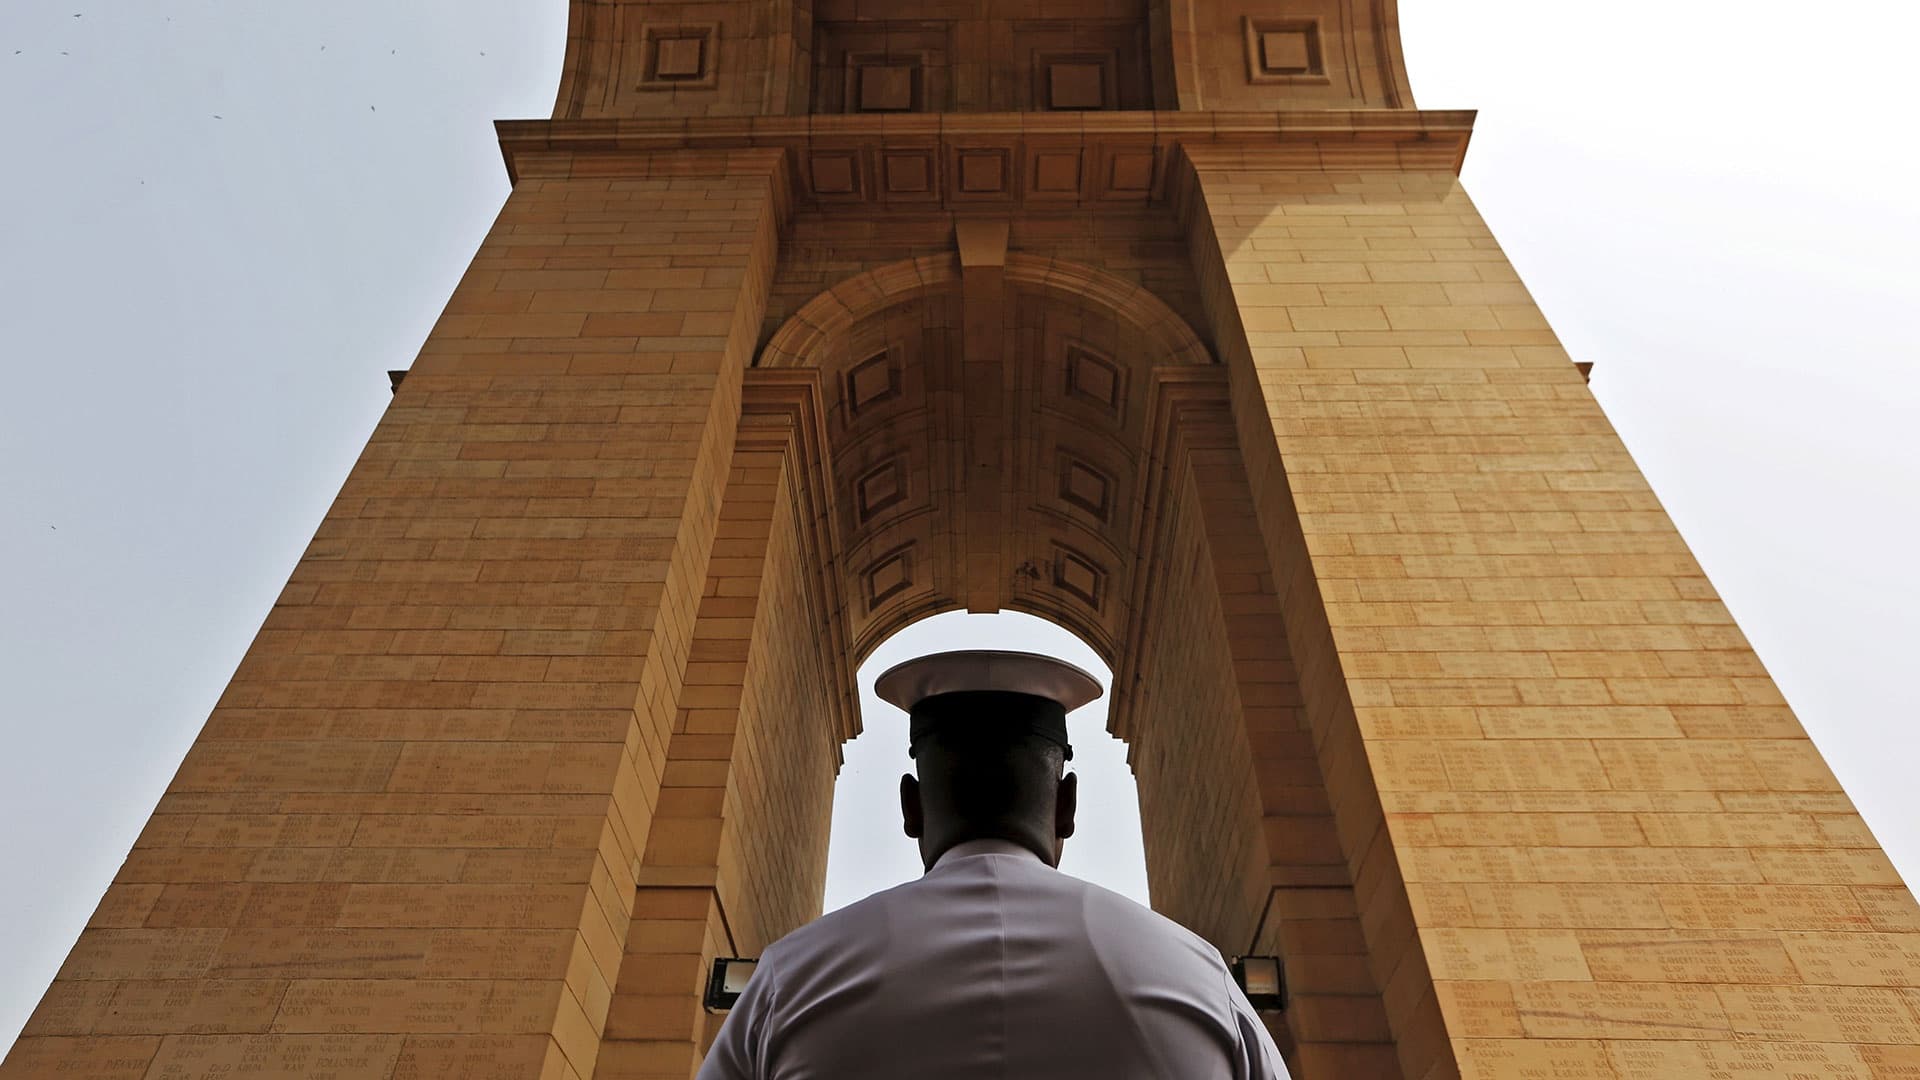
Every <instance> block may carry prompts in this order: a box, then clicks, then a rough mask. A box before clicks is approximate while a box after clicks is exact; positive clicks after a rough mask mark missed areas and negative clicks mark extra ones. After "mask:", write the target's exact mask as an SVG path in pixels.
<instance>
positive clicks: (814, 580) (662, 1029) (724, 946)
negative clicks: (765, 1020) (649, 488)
mask: <svg viewBox="0 0 1920 1080" xmlns="http://www.w3.org/2000/svg"><path fill="white" fill-rule="evenodd" d="M751 374H752V375H754V376H770V377H761V378H754V379H750V381H749V387H748V400H747V403H746V415H745V417H744V418H743V420H742V423H741V429H740V435H739V441H738V445H737V447H736V449H735V451H734V455H733V467H732V469H731V471H730V474H729V476H728V478H727V482H726V492H725V496H724V502H723V504H722V509H721V513H720V523H719V527H718V529H717V532H716V534H715V538H714V542H713V560H712V562H711V565H710V567H709V570H708V575H707V583H706V589H705V591H704V593H703V594H702V597H701V600H700V604H699V608H698V614H697V616H696V618H695V621H694V625H693V640H692V644H691V647H690V651H689V663H688V670H687V681H686V688H685V690H684V691H683V693H682V695H681V706H680V709H679V711H678V713H677V715H676V716H675V718H674V730H673V737H672V743H671V747H670V749H669V752H668V756H667V767H666V772H665V774H664V779H663V787H662V789H661V792H660V800H659V806H658V808H657V811H656V814H655V817H654V827H653V830H652V832H651V834H650V835H649V837H648V840H647V845H646V851H645V855H644V857H643V858H642V860H641V866H640V869H639V872H638V874H637V878H638V893H637V896H636V899H635V903H634V908H633V922H632V930H631V932H630V933H629V935H628V937H627V950H626V956H625V958H624V959H623V961H622V964H621V968H620V979H619V982H618V983H617V985H616V986H615V988H614V999H613V1009H612V1015H611V1017H610V1018H609V1020H608V1023H607V1032H606V1034H607V1042H606V1045H605V1047H604V1051H603V1056H602V1059H601V1063H600V1071H599V1073H598V1074H597V1075H598V1077H599V1080H641V1078H649V1080H651V1078H656V1077H672V1078H675V1080H684V1078H685V1077H687V1076H689V1075H690V1074H691V1072H692V1071H693V1070H694V1069H695V1068H696V1067H697V1066H698V1065H699V1062H700V1059H701V1055H702V1053H703V1052H704V1051H705V1049H706V1047H707V1046H708V1045H709V1044H710V1043H711V1042H712V1039H713V1036H714V1035H715V1034H716V1033H717V1032H718V1031H719V1026H720V1020H721V1019H722V1018H721V1017H719V1016H713V1015H709V1014H708V1013H706V1012H705V1010H704V1009H703V1008H702V1007H701V997H702V994H703V992H704V990H705V988H706V980H707V974H708V972H709V970H710V968H711V965H712V963H713V960H714V958H715V957H718V956H750V957H751V956H758V955H760V953H761V952H762V951H763V950H764V949H765V948H766V947H767V946H768V945H769V944H771V943H772V942H774V941H775V940H777V939H778V938H780V937H781V936H782V935H784V934H786V933H787V932H788V931H790V930H793V929H795V928H796V927H798V926H800V925H802V924H804V923H806V922H809V921H811V920H812V919H814V918H815V917H817V916H818V915H819V913H820V898H821V895H822V893H823V891H824V888H825V884H826V861H827V831H828V827H829V825H830V824H831V819H832V799H833V781H834V775H835V773H836V772H837V771H838V769H839V765H840V744H841V742H842V741H843V740H844V739H845V738H847V737H848V736H849V735H850V734H851V733H852V729H853V724H854V722H855V721H854V717H853V715H852V713H851V712H850V710H849V709H848V708H847V706H848V704H849V703H850V701H851V695H850V686H851V683H850V682H848V670H847V664H846V661H845V646H844V641H843V639H842V638H841V637H840V636H839V634H838V630H837V628H838V626H839V624H840V618H839V613H838V610H837V605H832V604H830V602H829V600H828V596H829V593H828V592H827V586H826V583H827V581H828V580H829V579H830V576H831V575H830V569H829V567H828V566H827V565H826V564H825V562H824V561H823V556H822V554H821V552H820V550H819V546H818V545H819V539H820V536H819V533H818V531H817V530H818V529H819V528H820V527H822V526H824V525H825V514H824V512H822V511H819V510H816V508H815V506H816V500H817V499H818V498H819V493H820V491H821V490H822V489H823V488H824V485H823V484H821V483H820V478H819V477H818V476H817V475H816V474H814V473H812V472H811V470H812V469H813V468H816V467H817V466H818V459H817V457H816V456H815V451H816V450H817V449H818V448H817V446H816V445H812V444H810V440H812V439H817V438H818V433H819V418H818V415H817V413H816V411H815V410H816V409H817V406H816V404H815V403H816V400H817V391H816V389H815V387H814V379H813V376H812V373H811V372H791V371H788V372H773V373H765V372H754V373H751Z"/></svg>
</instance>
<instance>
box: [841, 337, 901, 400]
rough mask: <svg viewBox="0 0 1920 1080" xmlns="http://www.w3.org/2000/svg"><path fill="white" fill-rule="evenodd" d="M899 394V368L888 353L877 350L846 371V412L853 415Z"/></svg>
mask: <svg viewBox="0 0 1920 1080" xmlns="http://www.w3.org/2000/svg"><path fill="white" fill-rule="evenodd" d="M899 396H900V368H899V366H898V365H897V364H895V363H894V358H893V354H892V353H891V352H879V353H875V354H874V355H873V356H870V357H868V358H867V359H865V360H862V361H861V362H860V363H858V364H855V365H854V366H853V367H852V368H851V369H849V370H848V371H847V411H848V412H851V413H852V414H854V415H855V416H858V415H860V413H861V412H862V411H864V410H867V409H871V408H872V407H874V406H875V405H878V404H880V403H881V402H883V401H890V400H892V399H894V398H897V397H899Z"/></svg>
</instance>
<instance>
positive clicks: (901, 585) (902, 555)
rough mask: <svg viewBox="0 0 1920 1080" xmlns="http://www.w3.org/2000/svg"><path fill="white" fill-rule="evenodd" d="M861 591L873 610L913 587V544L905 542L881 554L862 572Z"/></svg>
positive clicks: (869, 608)
mask: <svg viewBox="0 0 1920 1080" xmlns="http://www.w3.org/2000/svg"><path fill="white" fill-rule="evenodd" d="M860 582H861V586H862V587H861V590H860V591H861V593H862V595H863V596H864V597H865V599H866V602H867V611H868V612H870V613H871V612H872V611H874V610H875V609H877V608H879V606H880V605H881V604H884V603H886V602H887V601H888V600H889V599H891V598H892V597H895V596H898V595H899V594H900V593H902V592H905V591H906V590H908V589H910V588H912V587H913V545H912V544H911V543H908V544H903V545H901V546H900V547H897V548H894V549H893V550H892V551H889V552H886V553H885V554H882V555H879V556H877V557H875V558H874V560H873V562H871V563H869V564H867V568H866V569H865V570H863V571H861V573H860Z"/></svg>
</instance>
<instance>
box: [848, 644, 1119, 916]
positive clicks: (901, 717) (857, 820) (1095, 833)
mask: <svg viewBox="0 0 1920 1080" xmlns="http://www.w3.org/2000/svg"><path fill="white" fill-rule="evenodd" d="M949 649H1015V650H1019V651H1022V652H1036V653H1043V654H1045V655H1048V656H1052V657H1056V658H1058V659H1061V660H1065V661H1067V662H1068V663H1071V664H1077V665H1079V666H1080V667H1082V668H1085V669H1086V670H1087V671H1089V672H1091V673H1092V674H1093V675H1094V676H1095V677H1096V678H1098V679H1099V680H1100V683H1101V685H1102V686H1104V687H1107V688H1108V689H1109V690H1110V689H1111V687H1112V680H1113V673H1112V672H1111V671H1109V670H1108V668H1107V665H1106V663H1105V662H1104V661H1102V660H1101V658H1100V656H1099V654H1098V653H1096V652H1095V651H1094V650H1093V649H1092V647H1090V646H1089V645H1087V643H1086V642H1084V641H1082V640H1080V639H1079V638H1078V637H1075V636H1074V635H1073V634H1072V633H1070V632H1068V631H1066V630H1064V629H1062V628H1061V627H1059V626H1057V625H1055V624H1054V623H1051V622H1048V621H1047V620H1045V619H1041V618H1038V617H1036V616H1032V615H1026V614H1022V613H1020V612H1014V611H1003V612H999V613H996V614H988V615H970V614H966V613H964V612H959V611H949V612H946V613H944V614H940V615H934V616H932V617H930V618H926V619H922V620H920V621H919V622H916V623H914V624H912V625H910V626H908V627H906V628H905V629H903V630H901V631H899V632H898V633H896V634H894V635H893V636H892V637H890V638H888V639H887V640H886V641H884V642H882V643H881V644H880V645H879V647H877V648H876V649H874V651H873V653H872V654H871V655H869V656H868V657H867V659H866V661H865V663H863V664H862V665H861V666H860V672H859V676H858V678H859V685H860V713H861V717H862V719H863V720H864V723H865V729H864V731H863V733H862V734H861V735H860V737H859V738H857V739H854V740H853V741H852V742H849V743H847V744H846V746H845V754H846V758H845V762H844V764H843V765H842V766H841V769H840V776H839V779H838V780H837V781H836V782H835V785H834V794H833V824H832V831H831V833H830V835H829V839H828V846H827V883H826V900H825V909H826V910H828V911H832V910H833V909H835V908H839V907H844V906H846V905H847V904H850V903H853V902H854V901H856V900H859V899H861V898H863V897H866V896H869V895H871V894H872V893H874V892H877V891H879V890H881V889H885V888H890V887H892V886H894V885H898V884H901V883H902V882H906V881H911V880H913V879H914V878H917V877H919V876H920V873H921V867H920V857H919V852H918V851H917V850H916V849H915V847H914V843H913V841H912V840H909V839H908V838H907V837H906V836H905V835H904V834H903V833H902V832H901V829H900V811H899V798H898V785H899V780H900V775H901V774H902V773H903V772H908V771H911V770H912V768H913V761H912V759H911V758H909V757H907V716H906V714H905V713H903V712H901V711H899V710H898V709H895V708H893V707H892V706H890V705H887V704H886V703H885V702H883V701H881V700H880V699H879V698H878V697H877V696H875V695H874V693H873V681H874V679H875V678H877V677H878V676H879V675H880V673H881V672H883V671H885V670H886V669H887V668H889V667H891V666H893V665H894V664H897V663H900V662H901V661H903V660H910V659H912V658H914V657H916V656H924V655H926V654H927V653H932V652H942V651H945V650H949ZM1109 700H1110V696H1102V697H1101V699H1100V700H1098V701H1096V702H1094V703H1093V704H1091V705H1088V706H1087V707H1085V708H1083V709H1081V710H1079V711H1078V712H1075V713H1074V714H1073V715H1072V716H1070V717H1068V718H1067V727H1068V734H1069V736H1070V737H1071V739H1072V740H1073V754H1074V756H1073V762H1072V764H1071V766H1070V768H1071V769H1072V771H1073V772H1075V773H1078V774H1079V775H1080V806H1081V810H1080V820H1079V825H1078V829H1077V830H1076V832H1075V834H1074V836H1073V838H1072V839H1071V840H1069V841H1067V845H1066V850H1065V854H1064V856H1063V858H1062V860H1061V867H1060V868H1061V869H1062V870H1064V871H1065V872H1067V873H1070V874H1073V875H1074V876H1076V877H1079V878H1083V879H1085V880H1087V881H1091V882H1093V883H1094V884H1096V885H1101V886H1104V887H1106V888H1108V889H1112V890H1113V891H1115V892H1117V893H1120V894H1122V895H1124V896H1128V897H1131V898H1132V899H1135V900H1138V901H1139V902H1140V903H1142V904H1145V903H1147V864H1146V856H1145V853H1144V849H1143V847H1142V844H1141V834H1140V802H1139V797H1138V795H1137V793H1136V790H1135V786H1134V779H1133V771H1132V770H1131V769H1130V768H1129V767H1128V765H1127V747H1126V744H1125V743H1123V742H1121V741H1120V740H1119V739H1116V738H1114V737H1113V736H1112V735H1109V734H1108V733H1107V704H1108V702H1109Z"/></svg>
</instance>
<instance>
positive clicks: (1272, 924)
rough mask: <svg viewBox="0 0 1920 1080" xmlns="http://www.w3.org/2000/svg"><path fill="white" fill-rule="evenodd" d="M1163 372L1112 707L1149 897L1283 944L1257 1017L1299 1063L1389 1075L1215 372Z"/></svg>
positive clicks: (1392, 1069) (1317, 1070) (1230, 940)
mask: <svg viewBox="0 0 1920 1080" xmlns="http://www.w3.org/2000/svg"><path fill="white" fill-rule="evenodd" d="M1156 376H1157V378H1156V383H1157V385H1156V389H1155V407H1154V410H1153V414H1152V415H1153V420H1152V421H1151V423H1150V430H1151V432H1152V434H1153V438H1154V440H1155V441H1154V446H1153V451H1152V454H1153V457H1154V459H1155V460H1156V462H1158V463H1159V464H1158V465H1157V467H1156V468H1155V470H1154V475H1153V477H1152V479H1151V480H1150V481H1149V484H1150V485H1151V486H1152V487H1153V488H1154V489H1157V490H1155V491H1154V492H1152V493H1150V495H1149V502H1148V505H1147V507H1146V517H1147V518H1148V519H1149V520H1150V521H1151V522H1153V525H1152V531H1153V533H1154V534H1155V535H1154V536H1153V538H1152V539H1151V541H1150V543H1149V547H1148V548H1147V552H1148V555H1147V557H1149V558H1151V559H1152V560H1153V562H1154V563H1155V564H1156V565H1157V566H1159V567H1162V569H1161V570H1160V571H1159V572H1157V573H1154V574H1151V575H1148V578H1149V580H1150V582H1151V584H1150V585H1149V586H1148V593H1147V598H1146V601H1145V602H1144V603H1143V604H1142V610H1143V611H1144V613H1145V617H1144V619H1143V621H1142V630H1141V633H1140V634H1139V635H1138V636H1137V637H1136V638H1135V639H1134V640H1133V641H1132V642H1131V647H1132V648H1133V650H1134V652H1133V653H1131V654H1130V659H1129V664H1130V665H1131V664H1138V665H1140V667H1139V670H1140V671H1142V672H1146V673H1148V675H1147V677H1146V678H1144V679H1142V680H1140V682H1139V685H1138V687H1137V691H1136V693H1137V695H1138V698H1137V701H1136V702H1135V703H1134V704H1132V705H1131V706H1130V708H1129V709H1128V710H1127V714H1126V716H1125V717H1124V718H1123V727H1124V731H1123V733H1124V734H1126V735H1127V737H1128V738H1129V739H1130V741H1131V743H1132V745H1133V751H1134V753H1133V760H1134V763H1135V770H1136V775H1137V777H1138V780H1139V784H1140V792H1141V808H1142V814H1141V817H1142V824H1143V826H1144V827H1145V829H1144V831H1145V832H1146V834H1147V836H1148V839H1149V845H1148V846H1149V852H1148V854H1149V862H1148V866H1149V874H1150V876H1151V877H1152V878H1153V884H1154V901H1155V905H1156V907H1158V908H1160V909H1161V910H1162V911H1163V912H1164V913H1166V914H1169V915H1172V916H1174V917H1176V918H1178V919H1180V920H1181V921H1183V922H1186V923H1187V924H1188V925H1190V926H1192V927H1194V928H1195V929H1197V930H1200V931H1201V932H1202V933H1204V934H1206V935H1207V936H1208V937H1209V938H1210V939H1211V940H1213V941H1214V943H1215V944H1216V945H1218V946H1219V948H1220V949H1221V951H1222V952H1223V953H1225V954H1226V955H1228V956H1234V955H1240V954H1263V955H1265V954H1277V955H1280V956H1282V957H1283V958H1284V959H1285V962H1286V968H1287V976H1288V984H1289V987H1290V989H1291V992H1292V1002H1291V1004H1290V1006H1289V1008H1288V1010H1287V1011H1286V1012H1285V1013H1284V1014H1275V1015H1270V1016H1269V1017H1268V1019H1269V1022H1270V1023H1271V1025H1272V1027H1273V1032H1274V1036H1275V1039H1276V1041H1278V1042H1279V1044H1280V1046H1281V1049H1282V1051H1283V1052H1284V1053H1285V1054H1286V1056H1287V1060H1288V1063H1289V1065H1290V1067H1291V1068H1292V1069H1293V1070H1294V1072H1295V1075H1297V1076H1301V1077H1317V1076H1338V1077H1345V1078H1350V1080H1368V1078H1376V1077H1377V1078H1383V1080H1384V1078H1394V1080H1398V1078H1400V1077H1401V1076H1403V1073H1402V1072H1401V1069H1400V1065H1399V1062H1398V1060H1397V1058H1396V1054H1395V1048H1394V1042H1393V1036H1392V1034H1391V1032H1390V1030H1389V1027H1388V1023H1387V1017H1386V1011H1385V1006H1384V1003H1383V1001H1382V997H1381V987H1382V986H1384V985H1385V981H1386V980H1385V973H1379V972H1376V971H1375V970H1374V969H1373V967H1372V966H1371V965H1370V957H1369V954H1368V949H1367V944H1366V940H1365V936H1364V934H1363V932H1362V926H1361V921H1360V913H1359V907H1358V903H1357V900H1356V892H1355V884H1354V878H1353V875H1352V872H1351V871H1350V870H1349V868H1348V863H1347V860H1346V858H1345V856H1344V852H1343V849H1342V847H1341V844H1340V840H1339V837H1338V835H1337V832H1336V829H1335V825H1334V819H1333V816H1332V803H1331V800H1330V797H1329V792H1328V785H1327V781H1326V780H1325V779H1324V778H1323V772H1322V761H1321V759H1320V757H1319V755H1318V747H1317V746H1316V743H1315V740H1314V739H1313V736H1312V732H1311V731H1310V729H1309V727H1308V725H1307V721H1306V712H1305V709H1304V708H1303V702H1302V697H1301V691H1300V678H1299V673H1298V671H1297V670H1296V667H1295V662H1294V658H1293V651H1292V649H1291V647H1290V645H1289V642H1288V640H1287V634H1286V629H1285V626H1284V625H1283V620H1282V615H1281V603H1280V598H1279V594H1278V590H1277V588H1276V583H1275V581H1274V578H1273V575H1272V573H1271V571H1270V568H1269V562H1268V556H1267V550H1266V546H1265V545H1264V543H1262V541H1261V536H1260V530H1259V527H1258V523H1257V521H1256V517H1255V510H1254V504H1253V501H1252V498H1251V496H1250V491H1249V488H1248V484H1247V477H1246V471H1245V469H1244V467H1243V466H1242V465H1241V457H1240V450H1239V445H1238V440H1237V437H1236V434H1235V430H1234V424H1233V414H1232V411H1231V407H1230V403H1229V400H1228V395H1227V380H1226V378H1225V372H1224V371H1222V370H1220V369H1218V368H1207V369H1194V368H1183V369H1166V368H1163V369H1160V370H1159V371H1158V372H1156ZM1333 764H1335V765H1337V764H1338V763H1337V762H1334V763H1333ZM1208 883H1213V884H1212V885H1209V884H1208Z"/></svg>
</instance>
